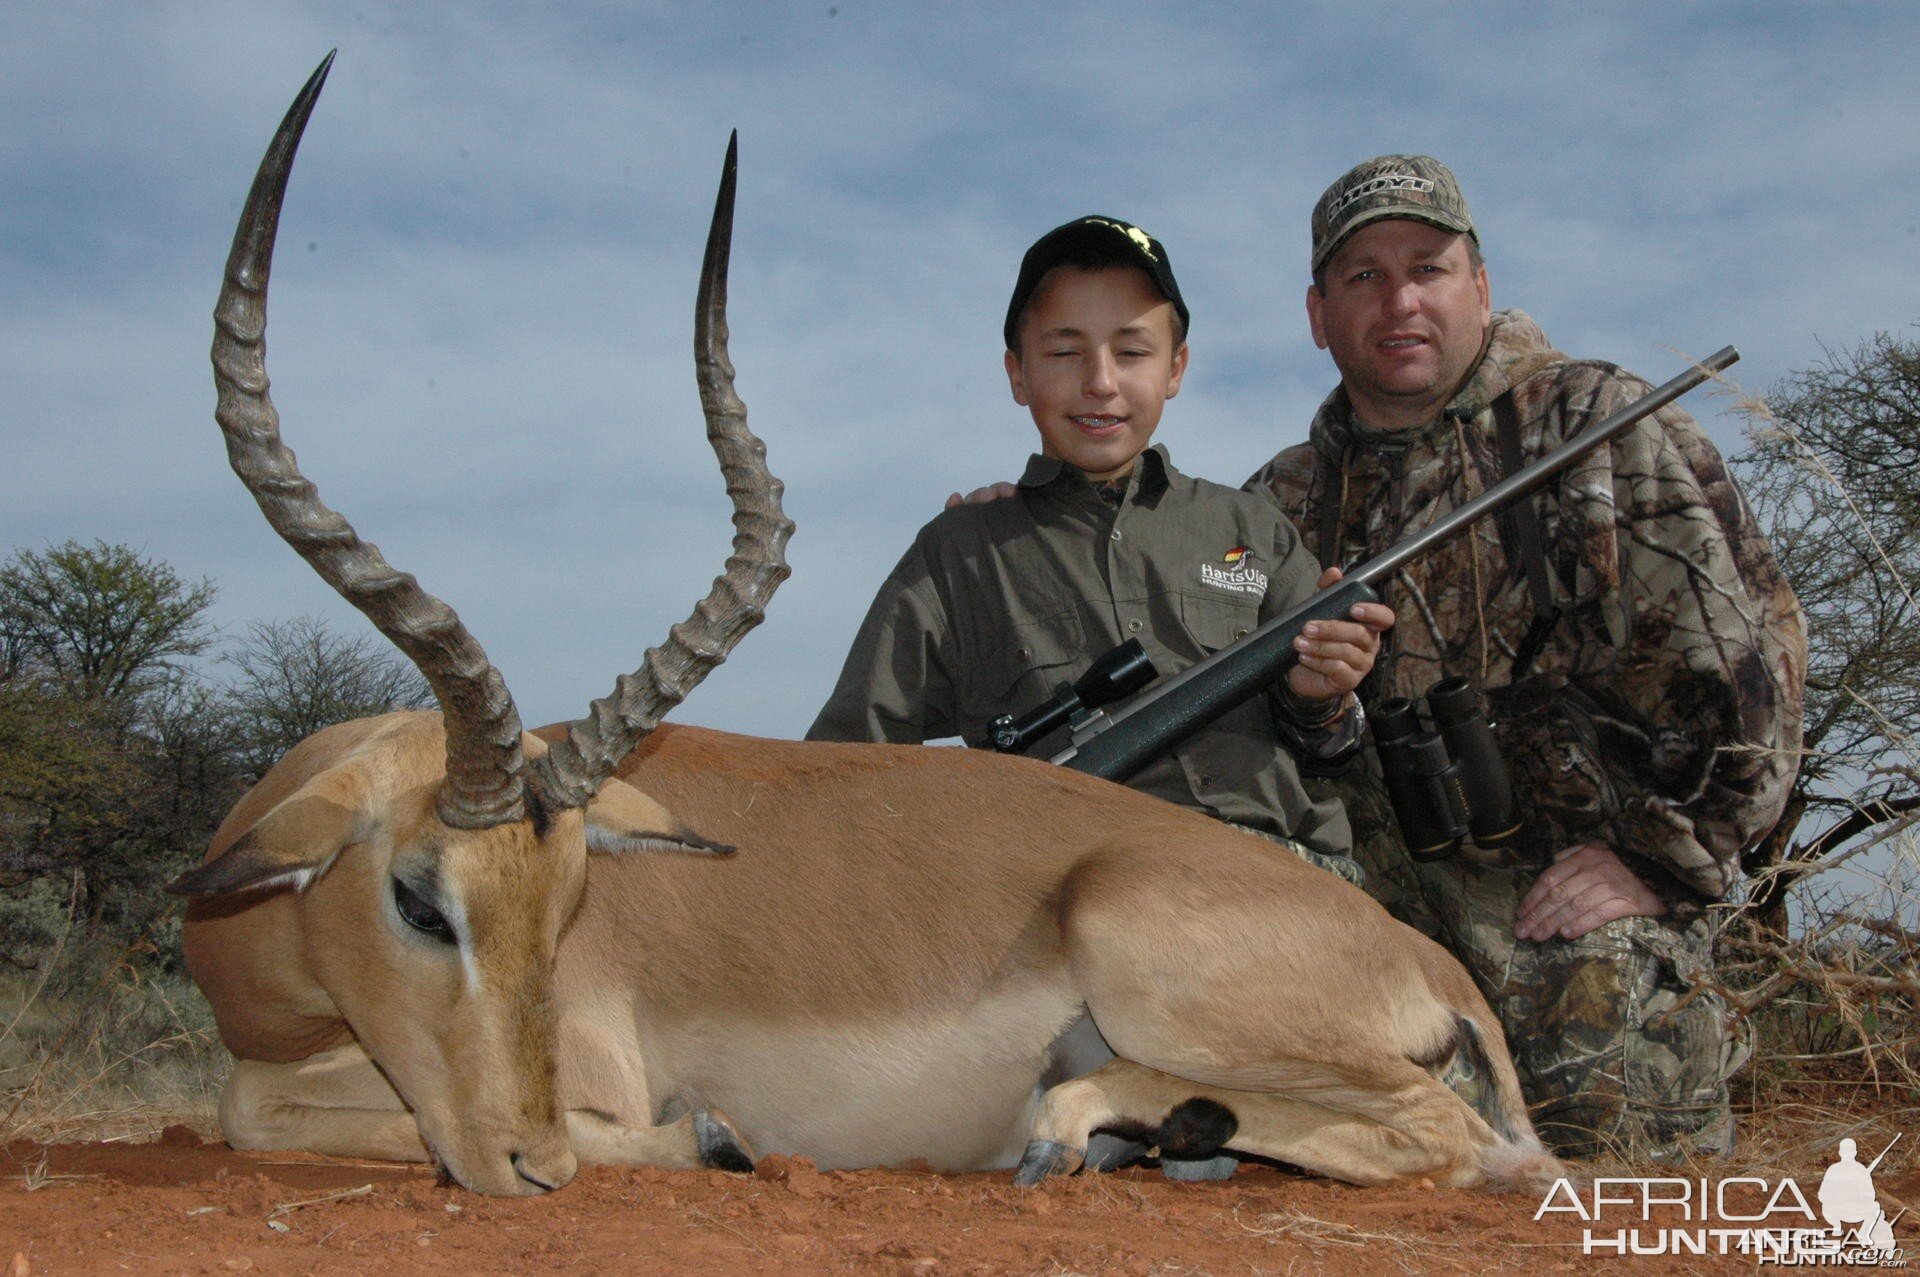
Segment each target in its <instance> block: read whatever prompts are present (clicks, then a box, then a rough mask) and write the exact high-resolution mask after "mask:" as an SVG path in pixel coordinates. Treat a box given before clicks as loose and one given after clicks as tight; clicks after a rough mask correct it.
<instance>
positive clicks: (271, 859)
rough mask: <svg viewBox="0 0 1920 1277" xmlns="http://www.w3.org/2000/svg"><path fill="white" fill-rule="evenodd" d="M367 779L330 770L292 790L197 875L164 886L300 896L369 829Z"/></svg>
mask: <svg viewBox="0 0 1920 1277" xmlns="http://www.w3.org/2000/svg"><path fill="white" fill-rule="evenodd" d="M369 799H370V796H369V794H368V790H367V782H366V777H365V775H364V774H362V772H361V771H360V769H359V768H357V767H334V768H330V769H328V770H327V771H324V772H322V773H320V775H318V776H315V777H314V778H313V779H312V780H310V781H308V782H307V783H306V784H305V785H303V786H301V787H300V788H299V789H297V790H295V791H294V793H293V795H292V796H291V797H289V798H287V799H286V800H285V801H283V802H281V803H280V805H279V806H277V807H275V808H274V809H273V810H272V811H270V812H268V813H267V814H266V815H265V816H263V817H261V818H260V820H259V821H257V822H256V823H255V824H254V826H253V828H251V829H249V830H247V831H246V832H244V833H242V834H241V835H240V836H239V837H238V838H236V839H234V840H233V841H232V842H231V843H229V844H228V845H227V848H226V850H224V851H222V852H221V853H220V854H219V855H217V856H215V857H213V858H212V859H211V860H208V861H207V862H206V863H205V864H203V865H201V866H200V867H199V868H198V869H190V870H188V871H187V872H186V873H183V874H181V875H180V876H179V877H178V878H175V879H174V880H173V881H172V882H170V883H168V884H167V890H168V891H169V892H171V893H173V894H174V895H176V896H225V895H231V894H233V893H234V892H239V891H268V890H272V889H274V888H278V887H292V888H293V889H294V890H295V891H304V890H305V889H306V887H307V885H308V884H309V883H311V882H312V881H313V880H314V879H315V878H318V877H319V876H320V875H321V874H323V873H325V872H326V871H327V869H328V867H329V866H331V865H332V864H333V862H334V861H335V860H336V859H338V858H339V855H340V853H341V852H342V851H344V850H345V849H346V848H347V847H349V846H351V845H352V844H354V843H356V842H360V841H362V840H363V839H365V838H366V837H367V835H368V833H369V832H370V831H371V829H372V827H373V817H372V808H371V804H370V801H369Z"/></svg>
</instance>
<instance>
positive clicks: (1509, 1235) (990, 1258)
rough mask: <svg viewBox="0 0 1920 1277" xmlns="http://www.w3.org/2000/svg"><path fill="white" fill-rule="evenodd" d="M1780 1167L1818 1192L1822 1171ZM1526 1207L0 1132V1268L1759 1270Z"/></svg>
mask: <svg viewBox="0 0 1920 1277" xmlns="http://www.w3.org/2000/svg"><path fill="white" fill-rule="evenodd" d="M1789 1169H1791V1170H1792V1171H1793V1172H1794V1174H1795V1176H1796V1178H1797V1179H1798V1181H1799V1183H1801V1184H1803V1185H1806V1186H1807V1193H1808V1195H1809V1196H1810V1197H1811V1195H1812V1192H1813V1186H1814V1185H1817V1184H1818V1183H1819V1177H1820V1171H1821V1169H1822V1167H1821V1166H1820V1165H1812V1166H1807V1167H1793V1168H1789ZM1879 1187H1880V1189H1881V1197H1882V1200H1883V1201H1884V1200H1887V1199H1889V1198H1899V1199H1905V1200H1913V1199H1916V1198H1920V1174H1916V1173H1914V1172H1912V1171H1907V1172H1904V1173H1903V1174H1902V1175H1901V1176H1899V1177H1898V1178H1895V1177H1893V1176H1884V1175H1883V1176H1882V1183H1881V1184H1880V1185H1879ZM1538 1205H1539V1200H1538V1198H1537V1197H1535V1196H1534V1195H1532V1194H1498V1195H1496V1194H1487V1193H1474V1192H1454V1191H1444V1190H1436V1189H1431V1188H1424V1187H1407V1188H1386V1189H1359V1188H1350V1187H1347V1186H1344V1185H1339V1184H1333V1183H1329V1182H1327V1181H1324V1180H1317V1179H1309V1178H1303V1177H1300V1176H1295V1175H1289V1174H1286V1173H1284V1172H1282V1171H1280V1170H1276V1169H1272V1168H1268V1167H1242V1168H1241V1170H1240V1173H1239V1174H1238V1175H1237V1176H1235V1177H1234V1178H1233V1179H1232V1180H1231V1181H1228V1182H1225V1183H1216V1184H1176V1183H1171V1182H1169V1181H1167V1180H1166V1179H1164V1178H1163V1177H1162V1176H1161V1175H1160V1174H1159V1173H1158V1172H1157V1171H1148V1170H1127V1171H1121V1172H1118V1173H1116V1174H1111V1175H1082V1176H1079V1177H1076V1178H1073V1179H1061V1180H1054V1181H1051V1182H1049V1183H1048V1184H1047V1185H1045V1186H1044V1187H1042V1188H1040V1189H1038V1190H1021V1189H1016V1188H1014V1187H1013V1185H1012V1182H1011V1176H1010V1175H1008V1174H1006V1173H1001V1174H979V1175H962V1176H942V1175H933V1174H918V1173H910V1172H902V1171H859V1172H847V1171H825V1172H823V1171H819V1170H816V1169H814V1167H813V1166H812V1165H811V1164H810V1163H808V1162H806V1161H805V1160H803V1159H788V1158H785V1157H779V1156H774V1157H768V1158H765V1159H763V1160H762V1163H761V1165H760V1168H759V1170H758V1171H757V1172H756V1173H755V1174H754V1175H752V1176H741V1175H727V1174H723V1173H720V1172H711V1171H710V1172H669V1171H655V1170H642V1169H630V1168H619V1169H615V1168H607V1167H589V1168H585V1169H583V1170H582V1171H581V1172H580V1175H579V1177H578V1178H577V1179H576V1180H575V1181H574V1182H573V1183H572V1184H571V1185H570V1186H568V1187H567V1188H565V1189H564V1190H562V1191H561V1192H559V1193H556V1194H554V1195H552V1196H549V1197H544V1198H521V1199H510V1200H502V1199H495V1198H486V1197H480V1196H477V1195H475V1194H473V1193H469V1192H467V1191H465V1190H463V1189H460V1188H457V1187H447V1186H443V1185H441V1184H439V1183H437V1182H436V1180H435V1176H434V1173H433V1172H432V1171H431V1170H428V1169H425V1168H420V1167H407V1166H396V1165H391V1164H387V1163H373V1162H357V1161H343V1160H339V1159H332V1158H323V1157H318V1156H312V1155H305V1154H280V1153H275V1154H262V1153H236V1152H234V1151H232V1150H231V1149H229V1148H227V1147H226V1146H225V1145H224V1144H214V1143H203V1142H202V1141H201V1139H200V1137H199V1136H198V1135H196V1134H195V1133H194V1132H193V1131H192V1130H190V1129H188V1128H186V1127H170V1128H168V1130H167V1132H166V1133H165V1135H164V1136H163V1137H162V1138H161V1140H160V1141H159V1142H157V1143H152V1144H70V1145H53V1146H43V1145H38V1144H31V1143H14V1144H11V1145H8V1146H7V1147H6V1150H5V1157H4V1159H0V1277H51V1275H52V1274H65V1273H126V1272H138V1273H208V1274H230V1273H252V1272H257V1273H326V1274H339V1273H361V1272H388V1273H397V1272H400V1271H406V1272H409V1273H420V1274H435V1273H468V1272H475V1271H477V1272H482V1273H489V1274H491V1273H533V1272H538V1273H612V1272H647V1273H693V1274H722V1273H738V1272H752V1273H753V1274H755V1277H775V1275H777V1274H789V1273H852V1274H903V1275H907V1277H936V1275H944V1274H961V1273H967V1274H972V1273H990V1274H1002V1273H1015V1274H1028V1273H1031V1274H1049V1275H1054V1277H1064V1275H1065V1274H1105V1273H1124V1274H1140V1275H1142V1277H1153V1275H1158V1274H1168V1275H1172V1274H1199V1273H1207V1274H1229V1273H1274V1274H1279V1273H1317V1272H1340V1273H1345V1272H1365V1273H1394V1272H1409V1273H1471V1274H1476V1275H1483V1274H1494V1273H1584V1272H1601V1273H1604V1272H1608V1271H1617V1272H1632V1273H1701V1272H1729V1273H1731V1272H1751V1271H1753V1269H1754V1260H1753V1259H1752V1258H1737V1257H1735V1258H1724V1259H1715V1258H1708V1259H1702V1258H1698V1257H1692V1256H1689V1257H1685V1258H1679V1259H1675V1258H1662V1259H1646V1258H1638V1259H1633V1258H1629V1259H1622V1258H1618V1257H1614V1256H1611V1255H1591V1256H1590V1255H1583V1254H1582V1253H1581V1248H1580V1235H1581V1221H1580V1220H1579V1219H1578V1218H1577V1217H1575V1216H1573V1215H1571V1214H1551V1215H1549V1216H1547V1217H1546V1218H1545V1219H1543V1220H1542V1221H1540V1222H1535V1221H1534V1219H1533V1214H1534V1211H1535V1208H1536V1207H1537V1206H1538ZM1612 1222H1614V1221H1612V1220H1609V1223H1612ZM1898 1231H1899V1232H1900V1233H1901V1234H1902V1235H1903V1236H1906V1235H1910V1234H1909V1231H1908V1230H1907V1229H1906V1228H1901V1229H1899V1230H1898Z"/></svg>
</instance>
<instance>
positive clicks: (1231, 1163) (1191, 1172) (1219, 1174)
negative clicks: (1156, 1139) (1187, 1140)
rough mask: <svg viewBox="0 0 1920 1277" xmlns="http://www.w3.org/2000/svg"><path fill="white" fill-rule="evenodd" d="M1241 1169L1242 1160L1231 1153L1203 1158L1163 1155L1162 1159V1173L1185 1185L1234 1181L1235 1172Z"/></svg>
mask: <svg viewBox="0 0 1920 1277" xmlns="http://www.w3.org/2000/svg"><path fill="white" fill-rule="evenodd" d="M1239 1167H1240V1159H1239V1158H1237V1157H1235V1156H1234V1155H1233V1154H1231V1153H1222V1154H1220V1155H1219V1156H1218V1157H1202V1158H1189V1157H1167V1156H1165V1155H1164V1154H1163V1155H1162V1156H1161V1158H1160V1173H1161V1174H1162V1175H1165V1176H1166V1177H1167V1178H1168V1179H1171V1180H1179V1181H1180V1182H1182V1183H1185V1184H1201V1183H1205V1182H1207V1181H1209V1180H1217V1179H1232V1178H1233V1173H1234V1171H1236V1170H1238V1169H1239Z"/></svg>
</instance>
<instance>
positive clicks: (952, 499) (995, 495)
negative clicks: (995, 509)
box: [946, 482, 1020, 510]
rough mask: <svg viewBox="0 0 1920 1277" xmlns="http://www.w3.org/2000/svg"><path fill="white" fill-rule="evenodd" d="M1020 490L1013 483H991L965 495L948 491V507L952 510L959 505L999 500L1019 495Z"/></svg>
mask: <svg viewBox="0 0 1920 1277" xmlns="http://www.w3.org/2000/svg"><path fill="white" fill-rule="evenodd" d="M1019 492H1020V489H1018V488H1016V487H1014V486H1013V485H1012V484H1011V483H1005V482H1002V483H989V484H988V485H987V486H986V487H984V488H975V489H974V490H973V491H972V492H969V493H968V494H967V495H966V496H964V497H963V496H961V495H960V494H959V493H958V492H950V493H948V494H947V504H946V508H947V509H949V510H951V509H953V507H955V506H957V505H985V504H987V502H989V501H999V500H1002V499H1004V498H1006V497H1011V496H1018V495H1019Z"/></svg>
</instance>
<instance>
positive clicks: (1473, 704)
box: [1369, 678, 1525, 860]
mask: <svg viewBox="0 0 1920 1277" xmlns="http://www.w3.org/2000/svg"><path fill="white" fill-rule="evenodd" d="M1426 703H1427V717H1428V719H1430V720H1431V722H1432V727H1430V728H1429V727H1427V726H1426V725H1425V724H1424V723H1423V722H1422V721H1421V717H1420V713H1419V711H1418V710H1417V709H1415V708H1414V704H1413V702H1412V701H1411V700H1409V699H1408V698H1406V697H1404V696H1396V697H1394V698H1392V699H1391V700H1388V701H1384V702H1382V703H1381V704H1380V705H1379V707H1378V708H1376V709H1375V710H1374V711H1373V713H1372V714H1371V715H1369V717H1370V718H1371V720H1372V723H1373V743H1374V745H1375V747H1376V748H1377V749H1378V750H1379V752H1380V769H1381V771H1382V772H1383V773H1384V774H1385V777H1386V783H1387V797H1388V798H1389V799H1391V800H1392V802H1393V814H1394V818H1395V819H1396V820H1398V821H1399V822H1400V832H1401V833H1402V834H1403V835H1404V836H1405V837H1406V840H1407V850H1408V852H1409V853H1410V854H1411V855H1412V856H1413V858H1414V859H1415V860H1442V859H1445V858H1446V857H1447V856H1450V855H1452V854H1453V853H1454V852H1456V851H1458V850H1459V849H1460V842H1461V840H1462V839H1463V838H1466V837H1467V836H1468V835H1469V834H1471V835H1472V837H1473V841H1474V844H1475V845H1476V846H1478V847H1481V848H1483V849H1485V850H1488V851H1493V850H1497V849H1499V848H1501V847H1504V846H1506V845H1507V843H1509V842H1511V841H1512V840H1513V838H1514V836H1515V835H1516V834H1518V833H1519V832H1520V827H1521V825H1522V824H1524V823H1525V822H1524V820H1523V819H1522V817H1521V816H1520V813H1519V810H1518V808H1517V807H1516V805H1515V803H1514V801H1513V785H1512V782H1511V781H1510V780H1509V779H1508V777H1507V764H1506V760H1504V759H1503V758H1501V757H1500V750H1499V748H1498V747H1497V746H1496V745H1495V744H1494V741H1493V729H1492V728H1491V727H1490V726H1489V725H1488V723H1487V716H1486V714H1485V713H1484V712H1483V711H1482V710H1481V708H1480V696H1479V693H1477V692H1475V691H1474V689H1473V685H1472V684H1470V683H1468V682H1467V680H1466V679H1464V678H1449V679H1444V680H1442V681H1441V682H1439V683H1436V684H1434V685H1433V687H1432V688H1430V689H1429V690H1428V692H1427V695H1426Z"/></svg>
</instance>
